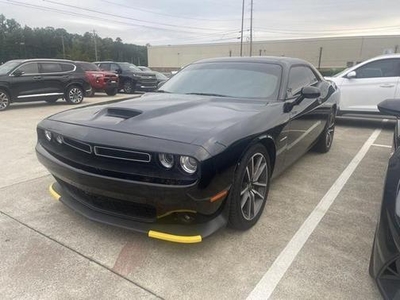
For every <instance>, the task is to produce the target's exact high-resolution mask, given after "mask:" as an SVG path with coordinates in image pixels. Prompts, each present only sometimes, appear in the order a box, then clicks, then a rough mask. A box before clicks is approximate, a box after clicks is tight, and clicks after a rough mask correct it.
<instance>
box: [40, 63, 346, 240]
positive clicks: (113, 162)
mask: <svg viewBox="0 0 400 300" xmlns="http://www.w3.org/2000/svg"><path fill="white" fill-rule="evenodd" d="M339 96H340V92H339V91H338V90H337V89H336V88H335V86H334V85H333V84H332V83H330V82H328V81H326V80H324V78H323V77H322V76H321V75H320V73H319V72H318V71H317V70H316V69H315V68H314V67H313V66H312V65H311V64H309V63H307V62H305V61H303V60H299V59H294V58H283V57H263V58H261V57H260V58H258V57H257V58H254V57H253V58H217V59H208V60H202V61H199V62H197V63H193V64H191V65H189V66H188V67H186V68H185V69H183V70H182V71H180V72H179V73H178V74H177V75H175V76H174V77H173V78H171V79H170V80H168V81H167V82H166V83H165V84H164V85H163V86H162V89H160V90H158V93H147V94H145V95H144V96H142V97H141V98H140V99H137V98H136V99H132V100H126V101H123V102H119V103H112V104H108V105H104V104H102V105H101V106H90V107H85V108H82V109H79V110H70V111H65V112H62V113H59V114H56V115H53V116H51V117H49V118H47V119H45V120H43V121H42V122H40V123H39V124H38V128H37V132H38V143H37V146H36V152H37V156H38V159H39V161H40V162H41V163H42V164H43V165H44V166H45V167H46V168H47V169H48V170H49V171H50V173H51V174H53V176H54V178H55V179H56V181H57V183H55V184H53V185H52V186H51V187H50V190H51V193H52V194H53V196H54V197H56V198H57V199H59V200H60V201H61V202H63V203H64V204H65V205H67V206H69V207H71V208H72V209H74V210H75V211H77V212H78V213H80V214H82V215H84V216H86V217H88V218H89V219H92V220H96V221H99V222H104V223H107V224H112V225H115V226H120V227H124V228H129V229H132V230H136V231H138V232H142V233H146V234H147V235H148V236H150V237H152V238H158V239H163V240H168V241H173V242H182V243H196V242H200V241H201V240H202V239H203V238H205V237H207V236H209V235H210V234H212V233H213V232H215V231H216V230H218V229H220V228H222V227H223V226H225V225H226V224H229V225H230V226H231V227H232V228H236V229H239V230H246V229H249V228H250V227H252V226H253V225H254V224H256V222H257V221H258V219H259V218H260V216H261V214H262V211H263V209H264V206H265V203H266V200H267V196H268V190H269V186H270V179H271V178H272V177H274V176H277V175H279V174H280V173H281V172H282V171H283V170H284V169H286V168H287V167H289V166H290V165H291V164H293V163H294V162H295V161H296V160H297V159H298V158H300V157H301V156H302V155H303V154H304V153H306V152H307V151H308V150H309V149H311V148H314V149H315V150H316V151H319V152H323V153H325V152H328V151H329V149H330V148H331V146H332V142H333V136H334V130H335V116H336V110H337V101H338V98H339Z"/></svg>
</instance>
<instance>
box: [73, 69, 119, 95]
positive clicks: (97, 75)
mask: <svg viewBox="0 0 400 300" xmlns="http://www.w3.org/2000/svg"><path fill="white" fill-rule="evenodd" d="M75 63H76V64H77V65H78V66H80V67H81V68H82V69H83V70H84V71H85V74H86V79H87V80H88V81H89V82H90V85H91V86H92V90H91V92H90V93H89V95H88V96H94V94H95V93H96V92H103V91H104V92H105V93H106V94H107V95H109V96H114V95H116V94H117V92H118V75H117V74H115V73H112V72H106V71H102V70H100V68H99V67H98V66H96V65H95V64H93V63H89V62H83V61H76V62H75Z"/></svg>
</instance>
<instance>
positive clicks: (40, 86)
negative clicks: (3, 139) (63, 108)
mask: <svg viewBox="0 0 400 300" xmlns="http://www.w3.org/2000/svg"><path fill="white" fill-rule="evenodd" d="M90 90H91V87H90V84H89V82H88V81H87V80H86V78H85V72H84V71H83V70H82V69H81V68H80V67H79V66H77V65H76V64H75V63H74V62H72V61H69V60H61V59H19V60H10V61H8V62H6V63H5V64H3V65H1V66H0V111H3V110H5V109H7V108H8V107H9V105H10V104H11V103H12V102H30V101H46V102H48V103H54V102H56V101H57V100H58V99H60V98H64V99H65V100H66V101H67V102H68V103H69V104H79V103H81V102H82V101H83V98H84V96H85V93H86V92H90Z"/></svg>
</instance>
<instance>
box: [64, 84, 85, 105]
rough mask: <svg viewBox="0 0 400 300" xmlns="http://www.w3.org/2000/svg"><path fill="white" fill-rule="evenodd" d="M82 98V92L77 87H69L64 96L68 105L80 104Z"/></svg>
mask: <svg viewBox="0 0 400 300" xmlns="http://www.w3.org/2000/svg"><path fill="white" fill-rule="evenodd" d="M83 98H84V91H83V89H82V88H80V87H79V86H71V87H69V88H68V90H67V93H66V94H65V100H66V101H67V102H68V103H69V104H80V103H82V101H83Z"/></svg>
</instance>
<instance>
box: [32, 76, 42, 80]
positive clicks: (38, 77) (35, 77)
mask: <svg viewBox="0 0 400 300" xmlns="http://www.w3.org/2000/svg"><path fill="white" fill-rule="evenodd" d="M33 79H42V76H33Z"/></svg>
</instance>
